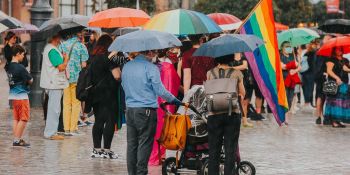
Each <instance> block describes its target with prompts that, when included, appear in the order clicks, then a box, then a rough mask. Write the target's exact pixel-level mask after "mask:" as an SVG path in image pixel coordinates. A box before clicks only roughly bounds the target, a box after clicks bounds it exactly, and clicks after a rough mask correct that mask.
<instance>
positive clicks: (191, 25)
mask: <svg viewBox="0 0 350 175" xmlns="http://www.w3.org/2000/svg"><path fill="white" fill-rule="evenodd" d="M144 29H148V30H157V31H161V32H168V33H171V34H175V35H193V34H207V33H219V32H221V31H222V30H221V28H220V27H219V26H218V25H217V24H216V23H215V22H214V21H213V20H211V19H210V18H209V17H208V16H206V15H205V14H203V13H199V12H195V11H191V10H185V9H177V10H171V11H167V12H163V13H160V14H158V15H155V16H154V17H153V18H152V19H151V20H150V21H148V22H147V23H146V24H145V25H144Z"/></svg>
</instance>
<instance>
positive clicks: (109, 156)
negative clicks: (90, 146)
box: [101, 151, 119, 159]
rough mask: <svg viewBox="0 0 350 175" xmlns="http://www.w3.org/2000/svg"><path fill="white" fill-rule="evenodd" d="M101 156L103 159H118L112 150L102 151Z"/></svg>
mask: <svg viewBox="0 0 350 175" xmlns="http://www.w3.org/2000/svg"><path fill="white" fill-rule="evenodd" d="M101 157H102V158H104V159H118V157H119V156H118V154H115V153H114V152H113V151H108V152H107V151H103V152H102V154H101Z"/></svg>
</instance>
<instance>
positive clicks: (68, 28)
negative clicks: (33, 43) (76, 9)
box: [34, 15, 89, 39]
mask: <svg viewBox="0 0 350 175" xmlns="http://www.w3.org/2000/svg"><path fill="white" fill-rule="evenodd" d="M88 21H89V17H87V16H82V15H70V16H65V17H61V18H55V19H51V20H49V21H46V22H45V23H43V24H42V25H41V26H40V28H39V29H40V31H39V32H37V33H36V34H35V35H34V38H37V39H38V38H41V39H45V38H50V37H52V36H54V35H56V34H61V35H68V34H74V33H76V32H79V31H81V30H83V29H84V28H86V27H87V23H88Z"/></svg>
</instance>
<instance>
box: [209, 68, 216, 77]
mask: <svg viewBox="0 0 350 175" xmlns="http://www.w3.org/2000/svg"><path fill="white" fill-rule="evenodd" d="M210 73H211V75H213V77H214V79H218V76H217V75H216V73H215V72H214V69H211V70H210Z"/></svg>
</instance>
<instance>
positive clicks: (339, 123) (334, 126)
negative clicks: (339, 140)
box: [332, 122, 346, 128]
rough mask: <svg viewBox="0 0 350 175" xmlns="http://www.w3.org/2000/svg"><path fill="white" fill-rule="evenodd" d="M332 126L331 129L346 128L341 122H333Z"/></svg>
mask: <svg viewBox="0 0 350 175" xmlns="http://www.w3.org/2000/svg"><path fill="white" fill-rule="evenodd" d="M335 124H336V125H335ZM332 126H333V128H346V126H345V125H343V124H342V123H341V122H333V123H332Z"/></svg>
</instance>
